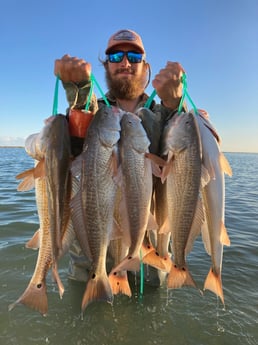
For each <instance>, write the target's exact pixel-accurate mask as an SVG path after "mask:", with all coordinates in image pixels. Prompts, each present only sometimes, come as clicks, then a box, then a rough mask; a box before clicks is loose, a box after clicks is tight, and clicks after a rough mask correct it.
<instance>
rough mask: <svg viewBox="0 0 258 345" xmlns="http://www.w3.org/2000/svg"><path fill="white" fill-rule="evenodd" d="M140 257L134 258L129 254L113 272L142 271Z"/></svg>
mask: <svg viewBox="0 0 258 345" xmlns="http://www.w3.org/2000/svg"><path fill="white" fill-rule="evenodd" d="M140 263H141V261H140V256H139V255H137V256H132V255H130V254H128V255H127V256H126V257H125V258H124V259H123V260H122V261H121V262H120V264H118V265H117V266H116V267H115V268H114V269H113V270H112V273H118V272H121V271H133V272H134V271H139V270H140Z"/></svg>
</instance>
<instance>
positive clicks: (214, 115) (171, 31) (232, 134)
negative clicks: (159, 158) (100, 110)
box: [0, 0, 258, 152]
mask: <svg viewBox="0 0 258 345" xmlns="http://www.w3.org/2000/svg"><path fill="white" fill-rule="evenodd" d="M125 28H127V29H132V30H134V31H136V32H138V33H139V34H140V35H141V37H142V40H143V43H144V46H145V50H146V52H147V60H148V62H149V63H150V65H151V68H152V78H154V76H155V75H156V74H157V73H158V72H159V70H160V69H162V68H163V67H164V66H165V65H166V63H167V61H177V62H180V63H181V64H182V65H183V67H184V69H185V71H186V75H187V84H188V93H189V95H190V96H191V98H192V100H193V102H194V104H195V105H196V106H197V108H201V109H205V110H206V111H208V113H209V114H210V120H211V122H212V124H213V125H214V127H215V128H216V129H217V131H218V133H219V134H220V136H221V138H222V150H223V151H225V152H258V1H257V0H183V1H180V0H177V1H175V0H159V1H157V2H152V1H149V0H130V1H121V0H120V1H117V0H113V1H91V2H89V1H86V0H84V1H82V0H77V1H65V0H63V1H60V0H56V1H55V0H44V1H40V2H38V1H35V0H8V1H2V2H1V12H0V49H1V50H0V52H1V53H0V75H1V81H0V118H1V123H0V145H8V144H9V145H16V144H20V143H23V142H24V139H25V138H26V137H27V136H29V135H30V134H32V133H36V132H39V131H40V130H41V129H42V127H43V125H44V119H45V118H47V117H49V116H50V115H51V114H52V107H53V98H54V87H55V76H54V72H53V71H54V61H55V59H58V58H61V57H62V56H63V55H64V54H70V55H71V56H77V57H79V58H83V59H85V60H86V61H88V62H90V63H91V65H92V73H93V74H94V76H95V78H96V80H97V81H98V83H99V84H100V86H101V88H102V89H103V91H104V92H106V91H107V89H106V84H105V79H104V70H103V66H102V65H101V64H100V62H99V58H104V57H105V55H104V51H105V47H106V44H107V41H108V39H109V37H110V36H111V35H112V34H113V33H114V32H116V31H118V30H120V29H125ZM95 91H96V94H97V96H100V93H99V92H98V90H97V89H96V88H95ZM152 91H153V88H152V85H151V84H150V85H149V87H148V88H147V92H148V93H149V94H150V93H151V92H152ZM156 100H157V101H159V99H158V98H157V99H156ZM188 107H189V108H191V104H189V103H188ZM66 108H67V102H66V98H65V93H64V90H63V88H62V86H61V85H60V86H59V103H58V111H59V113H65V111H66Z"/></svg>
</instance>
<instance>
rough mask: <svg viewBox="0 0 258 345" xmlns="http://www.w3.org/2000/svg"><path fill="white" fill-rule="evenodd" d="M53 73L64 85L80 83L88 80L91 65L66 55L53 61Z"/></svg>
mask: <svg viewBox="0 0 258 345" xmlns="http://www.w3.org/2000/svg"><path fill="white" fill-rule="evenodd" d="M54 73H55V75H58V76H59V78H60V79H61V80H62V81H63V82H65V83H66V82H73V83H80V82H83V81H87V80H89V79H90V74H91V64H90V63H88V62H86V61H85V60H83V59H78V58H77V57H72V56H70V55H67V54H66V55H64V56H63V57H62V58H61V59H57V60H56V61H55V69H54Z"/></svg>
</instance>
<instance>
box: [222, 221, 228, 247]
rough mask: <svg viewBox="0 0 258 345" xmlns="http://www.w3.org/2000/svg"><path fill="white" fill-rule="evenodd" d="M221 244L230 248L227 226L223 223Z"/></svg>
mask: <svg viewBox="0 0 258 345" xmlns="http://www.w3.org/2000/svg"><path fill="white" fill-rule="evenodd" d="M220 240H221V243H222V244H224V245H225V246H228V247H229V246H230V239H229V236H228V233H227V229H226V227H225V224H224V223H223V222H222V221H221V236H220Z"/></svg>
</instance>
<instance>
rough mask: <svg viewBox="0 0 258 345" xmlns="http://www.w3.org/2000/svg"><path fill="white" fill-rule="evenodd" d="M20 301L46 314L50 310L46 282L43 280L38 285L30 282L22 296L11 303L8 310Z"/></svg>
mask: <svg viewBox="0 0 258 345" xmlns="http://www.w3.org/2000/svg"><path fill="white" fill-rule="evenodd" d="M20 303H21V304H24V305H25V306H27V307H29V308H31V309H33V310H36V311H38V312H40V313H41V314H42V315H43V316H45V315H46V314H47V311H48V300H47V287H46V282H45V281H42V282H41V283H39V284H37V285H36V284H29V285H28V287H27V289H26V290H25V291H24V293H23V294H22V295H21V296H20V298H19V299H18V300H17V301H15V302H14V303H12V304H10V305H9V307H8V310H9V311H11V310H12V309H13V308H14V307H15V306H16V305H17V304H20Z"/></svg>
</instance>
